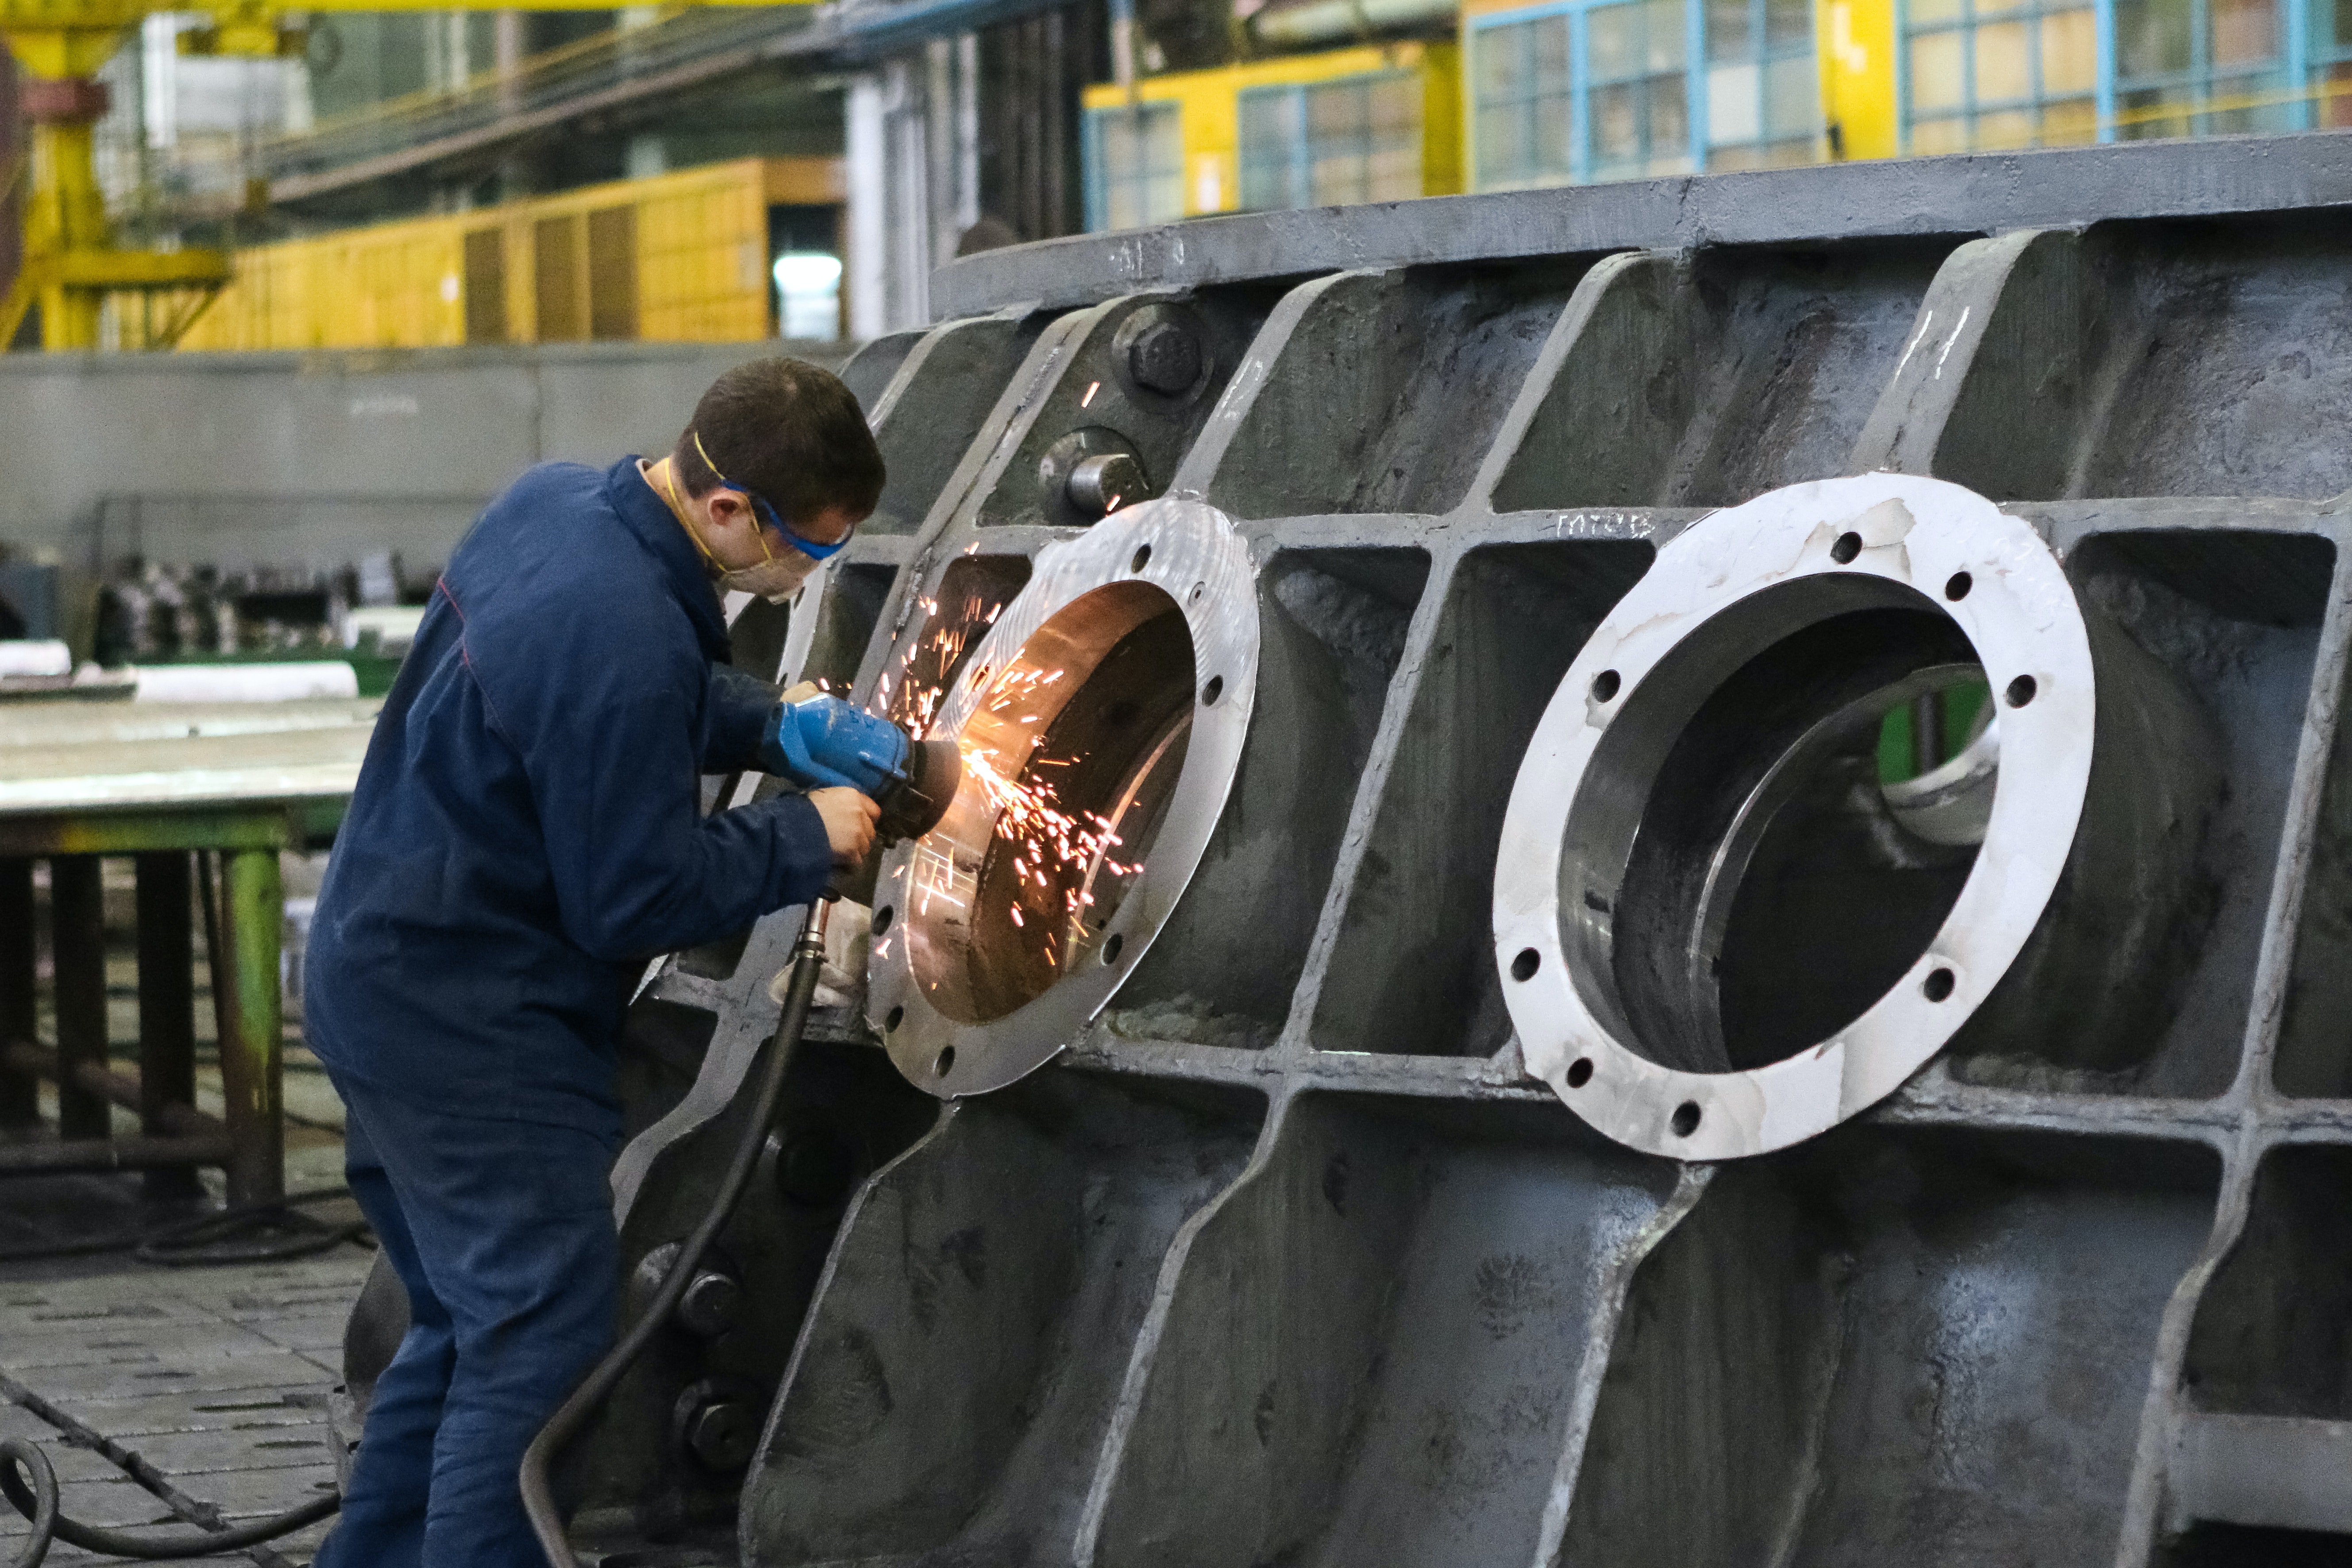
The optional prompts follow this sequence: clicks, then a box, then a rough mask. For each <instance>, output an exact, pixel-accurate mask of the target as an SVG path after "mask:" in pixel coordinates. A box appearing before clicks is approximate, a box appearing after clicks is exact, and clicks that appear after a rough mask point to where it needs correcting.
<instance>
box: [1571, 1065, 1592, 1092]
mask: <svg viewBox="0 0 2352 1568" xmlns="http://www.w3.org/2000/svg"><path fill="white" fill-rule="evenodd" d="M1591 1081H1592V1058H1591V1057H1579V1058H1576V1059H1575V1060H1574V1061H1572V1062H1570V1063H1569V1064H1568V1087H1569V1088H1570V1089H1582V1088H1583V1087H1584V1086H1585V1085H1586V1084H1588V1083H1591Z"/></svg>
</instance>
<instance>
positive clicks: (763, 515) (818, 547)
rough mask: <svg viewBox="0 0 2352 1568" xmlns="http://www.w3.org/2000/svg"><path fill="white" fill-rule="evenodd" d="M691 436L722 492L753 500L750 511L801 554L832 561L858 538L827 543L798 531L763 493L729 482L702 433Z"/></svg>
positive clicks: (848, 535) (763, 544)
mask: <svg viewBox="0 0 2352 1568" xmlns="http://www.w3.org/2000/svg"><path fill="white" fill-rule="evenodd" d="M689 434H691V435H692V436H693V437H694V449H695V451H696V452H697V453H698V454H699V455H700V456H701V458H702V464H703V467H705V468H709V470H710V472H711V475H712V477H714V478H715V479H718V481H719V487H720V488H721V489H730V490H733V491H735V492H736V493H737V494H739V495H740V496H742V497H744V498H745V499H746V500H750V501H751V512H752V515H753V516H755V517H757V518H759V519H760V520H761V521H762V522H765V523H766V524H767V525H768V526H769V527H770V528H772V529H774V530H775V531H777V532H778V533H781V534H782V535H783V536H784V537H785V538H786V539H787V540H789V541H791V542H792V546H793V549H795V550H797V551H799V552H801V553H802V554H803V555H805V556H807V557H808V558H809V559H810V560H812V561H824V560H829V559H831V558H832V557H833V556H834V555H835V554H836V553H838V552H839V551H840V549H841V547H842V546H843V545H845V544H846V543H848V542H850V541H851V540H853V539H855V538H856V537H857V530H856V529H855V528H852V529H851V530H850V531H848V532H847V533H845V534H843V535H842V536H841V537H840V538H839V539H836V540H835V541H834V542H832V543H831V544H824V543H820V542H817V541H816V540H814V539H811V538H809V537H808V536H807V535H805V534H803V533H800V532H798V531H795V530H794V529H793V526H792V525H791V524H790V523H788V522H786V521H784V520H783V518H782V516H780V515H779V514H778V513H777V511H776V509H775V508H774V507H772V506H771V505H769V504H768V498H767V497H765V496H763V495H761V494H760V492H759V491H757V490H755V489H751V488H750V487H749V486H746V485H739V484H737V483H736V482H735V481H734V480H732V479H729V478H728V477H727V476H726V475H725V474H722V473H720V472H719V465H718V464H716V463H714V462H712V461H711V460H710V454H709V451H708V450H706V449H705V448H704V447H703V445H702V432H701V431H699V430H696V431H691V432H689ZM760 547H761V549H762V550H765V549H766V548H767V544H766V542H765V539H764V536H763V538H762V541H761V546H760Z"/></svg>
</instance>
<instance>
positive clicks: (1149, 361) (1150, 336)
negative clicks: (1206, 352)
mask: <svg viewBox="0 0 2352 1568" xmlns="http://www.w3.org/2000/svg"><path fill="white" fill-rule="evenodd" d="M1127 374H1128V375H1129V378H1130V379H1132V380H1133V381H1134V383H1135V384H1136V385H1138V386H1139V387H1142V388H1143V389H1144V390H1145V391H1147V392H1157V393H1159V394H1160V395H1162V396H1166V397H1173V396H1175V395H1177V394H1179V393H1182V392H1189V391H1191V390H1192V384H1193V383H1194V382H1196V381H1198V380H1200V379H1201V340H1200V338H1199V336H1198V335H1197V334H1195V333H1194V332H1193V331H1192V328H1191V327H1190V326H1189V325H1187V324H1186V323H1184V322H1182V321H1169V320H1165V319H1162V320H1160V321H1152V322H1150V324H1149V325H1147V326H1146V327H1145V328H1144V329H1143V330H1142V331H1140V332H1139V333H1137V334H1136V336H1135V340H1134V341H1133V342H1130V343H1129V344H1128V346H1127Z"/></svg>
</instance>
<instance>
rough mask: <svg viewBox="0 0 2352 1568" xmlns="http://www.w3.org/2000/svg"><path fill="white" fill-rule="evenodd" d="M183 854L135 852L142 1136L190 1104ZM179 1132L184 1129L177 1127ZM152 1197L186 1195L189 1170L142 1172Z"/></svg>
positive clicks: (192, 1074) (165, 1126)
mask: <svg viewBox="0 0 2352 1568" xmlns="http://www.w3.org/2000/svg"><path fill="white" fill-rule="evenodd" d="M192 896H193V892H192V889H191V888H190V885H189V875H188V853H187V851H186V850H184V849H181V850H163V851H159V852H154V853H150V854H145V855H142V856H140V857H139V1079H138V1097H137V1109H138V1111H139V1123H140V1127H141V1129H142V1131H145V1132H146V1133H147V1134H148V1135H149V1136H150V1137H153V1136H157V1135H160V1134H162V1133H166V1132H170V1131H175V1129H174V1128H173V1126H172V1125H171V1121H172V1120H173V1118H172V1115H171V1113H172V1112H173V1110H183V1109H193V1108H194V1105H195V1103H196V1020H195V1005H196V994H195V982H194V974H193V973H192V972H191V966H192V965H193V963H194V933H193V931H191V929H190V927H191V922H190V919H189V910H190V908H191V905H190V902H189V900H190V899H191V897H192ZM182 1131H184V1130H182ZM146 1187H147V1195H148V1196H149V1197H152V1198H181V1197H194V1196H195V1195H196V1194H197V1193H199V1192H200V1191H202V1187H201V1184H199V1183H198V1182H197V1181H196V1173H195V1172H194V1170H193V1169H185V1170H178V1171H173V1170H163V1169H158V1170H153V1171H150V1172H148V1173H147V1182H146Z"/></svg>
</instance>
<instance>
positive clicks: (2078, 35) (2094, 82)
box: [2042, 11, 2099, 98]
mask: <svg viewBox="0 0 2352 1568" xmlns="http://www.w3.org/2000/svg"><path fill="white" fill-rule="evenodd" d="M2098 83H2099V19H2098V13H2097V12H2095V11H2061V12H2059V13H2057V14H2056V15H2055V16H2044V17H2042V94H2043V96H2044V97H2049V98H2055V97H2057V96H2058V95H2059V94H2061V93H2069V92H2089V91H2090V90H2091V89H2094V88H2095V87H2096V86H2098Z"/></svg>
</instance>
